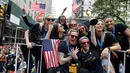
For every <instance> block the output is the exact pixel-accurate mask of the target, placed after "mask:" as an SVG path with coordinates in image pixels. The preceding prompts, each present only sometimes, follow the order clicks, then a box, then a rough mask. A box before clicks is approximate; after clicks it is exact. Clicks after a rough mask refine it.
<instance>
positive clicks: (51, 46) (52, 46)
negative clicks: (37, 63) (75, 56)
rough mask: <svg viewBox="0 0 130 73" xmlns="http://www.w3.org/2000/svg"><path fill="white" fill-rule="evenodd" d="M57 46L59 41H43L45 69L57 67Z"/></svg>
mask: <svg viewBox="0 0 130 73" xmlns="http://www.w3.org/2000/svg"><path fill="white" fill-rule="evenodd" d="M58 45H59V40H47V39H46V40H43V53H44V59H45V62H46V68H47V69H48V68H51V67H58V66H59V59H58Z"/></svg>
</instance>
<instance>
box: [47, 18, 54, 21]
mask: <svg viewBox="0 0 130 73" xmlns="http://www.w3.org/2000/svg"><path fill="white" fill-rule="evenodd" d="M47 20H48V21H54V20H55V19H53V18H47Z"/></svg>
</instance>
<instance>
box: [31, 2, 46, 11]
mask: <svg viewBox="0 0 130 73" xmlns="http://www.w3.org/2000/svg"><path fill="white" fill-rule="evenodd" d="M31 9H32V10H34V11H36V12H43V13H44V12H45V4H35V3H32V4H31Z"/></svg>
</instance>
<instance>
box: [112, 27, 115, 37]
mask: <svg viewBox="0 0 130 73" xmlns="http://www.w3.org/2000/svg"><path fill="white" fill-rule="evenodd" d="M112 33H113V35H114V36H115V26H114V27H113V31H112Z"/></svg>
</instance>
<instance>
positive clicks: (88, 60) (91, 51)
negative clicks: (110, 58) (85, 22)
mask: <svg viewBox="0 0 130 73" xmlns="http://www.w3.org/2000/svg"><path fill="white" fill-rule="evenodd" d="M90 28H91V31H90V33H91V34H90V37H89V38H87V37H86V36H82V37H81V38H80V39H79V44H80V47H81V48H80V51H79V52H78V53H77V60H78V61H79V67H80V71H81V72H82V73H86V71H87V70H88V71H89V72H88V73H106V72H105V70H104V69H103V67H102V64H101V63H102V60H101V58H100V53H99V51H98V49H97V48H96V45H97V43H96V37H95V28H94V26H92V25H91V26H90ZM89 39H91V41H90V40H89Z"/></svg>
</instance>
